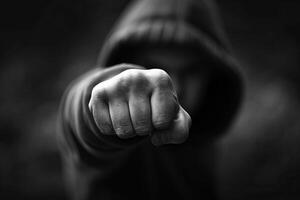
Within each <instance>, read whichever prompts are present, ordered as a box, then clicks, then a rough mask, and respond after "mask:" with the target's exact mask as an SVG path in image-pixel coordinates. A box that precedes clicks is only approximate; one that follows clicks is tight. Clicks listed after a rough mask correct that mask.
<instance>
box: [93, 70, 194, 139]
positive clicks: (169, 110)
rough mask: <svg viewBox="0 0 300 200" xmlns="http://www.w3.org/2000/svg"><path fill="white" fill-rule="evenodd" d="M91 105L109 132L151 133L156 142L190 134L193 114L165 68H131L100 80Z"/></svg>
mask: <svg viewBox="0 0 300 200" xmlns="http://www.w3.org/2000/svg"><path fill="white" fill-rule="evenodd" d="M89 109H90V111H91V113H92V115H93V118H94V120H95V123H96V125H97V126H98V128H99V130H100V132H101V133H102V134H105V135H114V134H116V135H117V136H118V137H119V138H121V139H126V138H131V137H135V136H145V135H149V136H150V137H151V141H152V143H153V144H154V145H163V144H178V143H182V142H184V141H185V140H186V139H187V137H188V135H189V128H190V125H191V118H190V116H189V114H188V113H187V112H186V111H185V110H184V109H183V108H182V107H181V106H180V105H179V102H178V100H177V96H176V92H175V90H174V87H173V84H172V81H171V78H170V76H169V75H168V74H167V73H166V72H165V71H163V70H161V69H150V70H145V69H136V68H134V69H128V70H125V71H123V72H121V73H119V74H118V75H115V76H113V77H112V78H110V79H108V80H106V81H103V82H101V83H99V84H97V85H96V86H95V87H94V88H93V90H92V94H91V99H90V102H89Z"/></svg>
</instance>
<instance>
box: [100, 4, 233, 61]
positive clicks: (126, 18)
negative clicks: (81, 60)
mask: <svg viewBox="0 0 300 200" xmlns="http://www.w3.org/2000/svg"><path fill="white" fill-rule="evenodd" d="M222 30H223V28H222V26H221V23H220V20H219V16H218V15H217V9H216V6H215V5H214V3H213V1H212V0H209V1H206V0H138V1H133V2H132V3H131V4H130V5H129V6H128V7H127V9H125V11H124V13H123V14H122V15H121V16H120V21H118V22H117V24H116V25H115V27H114V28H113V29H112V31H111V33H110V34H109V37H108V38H107V39H106V40H105V41H106V42H105V43H104V45H103V47H102V50H101V52H100V56H99V58H98V64H99V65H101V66H111V65H115V64H119V63H123V62H127V63H128V60H129V61H130V56H132V55H134V54H133V52H134V51H138V49H140V48H143V47H145V46H147V47H149V45H155V46H156V47H157V46H163V47H169V46H170V47H171V46H172V47H173V46H180V47H184V48H191V49H196V50H197V51H198V52H199V53H202V54H201V55H205V56H206V57H211V58H212V60H216V61H221V62H222V63H223V64H225V65H229V66H232V65H233V63H234V61H233V59H232V58H231V57H230V54H229V53H228V51H229V48H228V47H229V44H228V41H227V40H226V37H225V34H224V32H223V31H222Z"/></svg>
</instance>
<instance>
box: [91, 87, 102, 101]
mask: <svg viewBox="0 0 300 200" xmlns="http://www.w3.org/2000/svg"><path fill="white" fill-rule="evenodd" d="M104 97H105V87H104V85H103V84H102V83H99V84H98V85H96V86H95V87H94V88H93V89H92V92H91V100H101V99H104Z"/></svg>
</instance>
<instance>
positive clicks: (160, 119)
mask: <svg viewBox="0 0 300 200" xmlns="http://www.w3.org/2000/svg"><path fill="white" fill-rule="evenodd" d="M172 118H173V117H171V116H170V115H159V116H157V117H156V118H155V119H153V125H154V126H155V128H156V129H166V128H168V127H169V126H170V124H171V121H172Z"/></svg>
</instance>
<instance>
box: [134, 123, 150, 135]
mask: <svg viewBox="0 0 300 200" xmlns="http://www.w3.org/2000/svg"><path fill="white" fill-rule="evenodd" d="M134 129H135V132H136V133H137V134H138V135H146V134H148V133H150V131H151V129H150V126H149V125H148V121H146V120H138V121H137V122H136V123H135V127H134Z"/></svg>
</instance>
